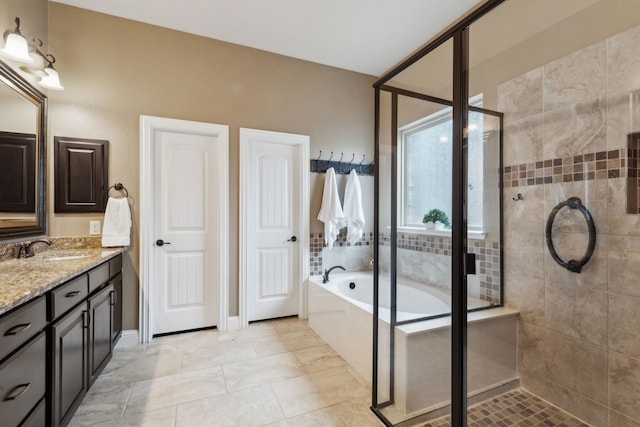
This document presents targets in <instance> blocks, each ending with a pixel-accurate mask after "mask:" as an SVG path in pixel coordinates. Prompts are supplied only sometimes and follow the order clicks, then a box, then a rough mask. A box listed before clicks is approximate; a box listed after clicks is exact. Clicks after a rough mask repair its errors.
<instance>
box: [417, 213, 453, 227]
mask: <svg viewBox="0 0 640 427" xmlns="http://www.w3.org/2000/svg"><path fill="white" fill-rule="evenodd" d="M422 223H423V224H424V227H425V228H426V229H427V230H442V229H443V228H444V227H448V226H449V217H447V214H446V213H444V212H443V211H441V210H440V209H431V210H430V211H429V212H427V213H426V214H425V215H424V217H423V218H422Z"/></svg>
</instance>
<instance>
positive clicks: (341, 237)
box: [309, 228, 373, 276]
mask: <svg viewBox="0 0 640 427" xmlns="http://www.w3.org/2000/svg"><path fill="white" fill-rule="evenodd" d="M371 245H373V233H363V234H362V238H361V239H360V240H358V241H357V242H356V243H355V244H351V243H349V242H348V241H347V233H346V228H343V229H342V230H340V234H338V237H337V239H336V241H335V243H334V244H333V246H336V247H344V246H371ZM322 248H324V233H311V234H310V239H309V274H311V275H312V276H314V275H318V274H322V273H323V270H322Z"/></svg>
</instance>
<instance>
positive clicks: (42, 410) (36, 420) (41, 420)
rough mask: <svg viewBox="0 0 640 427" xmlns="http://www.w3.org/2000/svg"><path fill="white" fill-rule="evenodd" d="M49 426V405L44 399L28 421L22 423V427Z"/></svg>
mask: <svg viewBox="0 0 640 427" xmlns="http://www.w3.org/2000/svg"><path fill="white" fill-rule="evenodd" d="M46 425H47V405H46V401H45V400H44V399H42V400H41V401H40V403H38V406H36V407H35V408H34V409H33V411H32V412H31V413H30V414H29V416H28V417H27V419H26V420H24V421H22V424H20V427H42V426H46Z"/></svg>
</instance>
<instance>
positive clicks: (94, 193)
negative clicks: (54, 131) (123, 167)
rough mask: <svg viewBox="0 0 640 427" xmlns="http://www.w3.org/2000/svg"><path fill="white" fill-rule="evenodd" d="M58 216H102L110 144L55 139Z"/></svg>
mask: <svg viewBox="0 0 640 427" xmlns="http://www.w3.org/2000/svg"><path fill="white" fill-rule="evenodd" d="M54 144H55V159H54V160H55V211H56V213H90V212H96V213H102V212H104V210H105V206H106V194H105V191H106V188H107V180H108V177H107V172H108V170H109V167H108V166H109V165H108V162H109V141H104V140H96V139H79V138H66V137H61V136H56V137H55V138H54Z"/></svg>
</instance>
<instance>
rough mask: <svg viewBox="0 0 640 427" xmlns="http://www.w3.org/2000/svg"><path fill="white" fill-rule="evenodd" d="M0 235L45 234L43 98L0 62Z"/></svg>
mask: <svg viewBox="0 0 640 427" xmlns="http://www.w3.org/2000/svg"><path fill="white" fill-rule="evenodd" d="M0 111H1V112H2V113H1V114H0V240H10V239H11V240H17V239H19V238H22V237H28V236H39V235H44V234H46V224H47V219H46V184H45V170H46V169H45V163H46V157H47V155H46V150H45V141H46V128H47V127H46V118H47V98H46V96H45V95H43V94H42V93H41V92H40V91H38V90H37V89H35V88H34V87H33V86H32V85H31V84H29V83H28V82H27V81H26V80H25V79H24V78H23V77H22V76H20V75H19V74H18V73H17V72H16V71H14V70H13V69H11V68H10V67H9V66H8V65H6V64H5V63H3V62H2V61H0Z"/></svg>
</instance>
